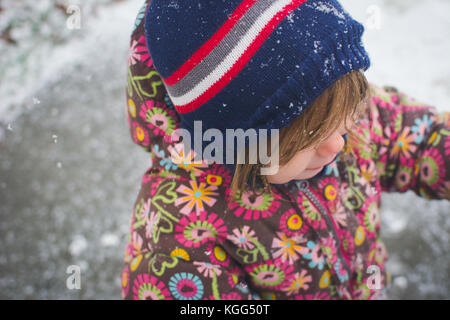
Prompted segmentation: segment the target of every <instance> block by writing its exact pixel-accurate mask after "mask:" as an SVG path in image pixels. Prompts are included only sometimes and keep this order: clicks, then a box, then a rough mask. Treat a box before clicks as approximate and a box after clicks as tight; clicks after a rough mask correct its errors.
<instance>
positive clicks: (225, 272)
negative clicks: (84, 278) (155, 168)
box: [121, 171, 259, 300]
mask: <svg viewBox="0 0 450 320" xmlns="http://www.w3.org/2000/svg"><path fill="white" fill-rule="evenodd" d="M182 184H183V181H182V180H177V179H164V178H161V177H160V176H158V175H157V174H155V173H151V171H148V172H147V173H146V174H145V175H144V178H143V183H142V185H141V190H140V192H139V194H138V197H137V200H136V203H135V207H134V210H133V215H132V219H131V232H130V235H129V239H128V245H127V246H126V249H125V257H124V261H125V266H124V269H123V271H122V276H121V277H122V279H121V280H122V281H121V282H122V297H123V299H153V300H155V299H156V300H243V299H244V300H253V299H256V300H258V299H259V296H257V295H256V294H252V293H251V292H250V291H249V287H248V286H247V281H246V279H245V278H246V276H245V273H244V271H243V270H242V268H241V267H240V266H239V265H238V264H237V263H236V262H235V261H234V260H233V259H232V258H231V257H230V256H229V255H228V254H227V252H225V250H224V247H223V246H222V245H221V243H223V241H224V240H225V238H224V237H225V235H226V231H225V229H226V226H225V224H224V221H223V220H222V219H220V217H218V215H215V214H214V213H210V212H208V213H206V211H204V213H203V214H200V215H197V214H196V212H195V211H194V212H192V213H191V214H190V215H185V214H181V213H180V212H179V211H180V210H179V208H178V210H177V208H176V207H175V205H174V203H175V201H176V190H177V189H178V188H179V187H180V185H182Z"/></svg>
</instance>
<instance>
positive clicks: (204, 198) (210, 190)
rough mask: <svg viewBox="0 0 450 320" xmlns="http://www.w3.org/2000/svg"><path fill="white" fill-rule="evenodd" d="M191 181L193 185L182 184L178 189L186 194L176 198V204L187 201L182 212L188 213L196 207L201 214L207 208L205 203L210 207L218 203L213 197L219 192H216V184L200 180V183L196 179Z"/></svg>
mask: <svg viewBox="0 0 450 320" xmlns="http://www.w3.org/2000/svg"><path fill="white" fill-rule="evenodd" d="M189 183H190V185H191V187H188V186H185V185H183V184H182V185H180V186H179V187H178V189H177V192H179V193H181V194H184V195H185V196H180V197H178V198H177V199H176V200H175V206H179V205H180V204H182V203H186V204H185V206H184V207H183V208H181V210H180V212H181V213H182V214H185V215H188V214H189V213H191V211H193V209H194V207H195V211H196V212H197V214H199V213H200V212H201V211H203V210H205V207H204V203H205V204H206V205H208V206H209V207H212V206H213V205H214V203H216V201H217V200H216V199H214V198H213V196H217V193H216V192H214V191H215V190H217V187H216V186H211V185H207V184H206V183H204V182H200V184H199V185H198V184H197V181H195V180H190V181H189Z"/></svg>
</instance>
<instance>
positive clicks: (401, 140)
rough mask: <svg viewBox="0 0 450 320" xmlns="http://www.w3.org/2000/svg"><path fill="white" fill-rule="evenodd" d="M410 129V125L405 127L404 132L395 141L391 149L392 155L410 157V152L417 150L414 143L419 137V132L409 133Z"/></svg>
mask: <svg viewBox="0 0 450 320" xmlns="http://www.w3.org/2000/svg"><path fill="white" fill-rule="evenodd" d="M410 130H411V128H410V127H406V128H403V131H402V133H401V134H400V136H399V137H398V139H397V141H395V142H394V145H393V147H392V149H391V153H390V156H391V157H395V158H396V157H398V156H399V155H404V156H406V157H410V156H411V154H410V152H415V151H416V150H417V145H415V144H414V143H415V140H416V138H417V133H413V134H410V135H409V132H410Z"/></svg>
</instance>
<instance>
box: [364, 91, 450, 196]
mask: <svg viewBox="0 0 450 320" xmlns="http://www.w3.org/2000/svg"><path fill="white" fill-rule="evenodd" d="M371 95H372V97H371V99H370V101H371V103H370V107H369V108H370V112H369V126H370V128H369V131H370V140H371V142H372V146H373V148H372V152H371V156H372V157H373V159H374V160H375V163H376V167H377V169H378V171H379V181H380V186H381V191H386V192H406V191H409V190H412V191H413V192H415V193H416V194H417V195H419V196H421V197H423V198H426V199H447V200H450V112H438V111H437V110H436V108H434V107H432V106H429V105H426V104H423V103H420V102H419V101H416V100H415V99H414V98H412V97H409V96H407V95H406V94H405V93H403V92H401V91H399V90H398V89H397V88H395V87H390V86H385V87H382V88H380V87H377V86H376V85H373V84H371Z"/></svg>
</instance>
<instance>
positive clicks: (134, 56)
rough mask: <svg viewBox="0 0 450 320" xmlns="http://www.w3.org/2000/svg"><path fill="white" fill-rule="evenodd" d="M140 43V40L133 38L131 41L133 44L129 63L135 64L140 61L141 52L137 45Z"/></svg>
mask: <svg viewBox="0 0 450 320" xmlns="http://www.w3.org/2000/svg"><path fill="white" fill-rule="evenodd" d="M137 45H138V42H137V41H136V40H134V39H133V41H132V42H131V46H130V49H129V52H128V65H129V66H131V65H134V64H136V63H137V62H138V60H139V56H140V54H139V53H138V52H137V50H136V47H137Z"/></svg>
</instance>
